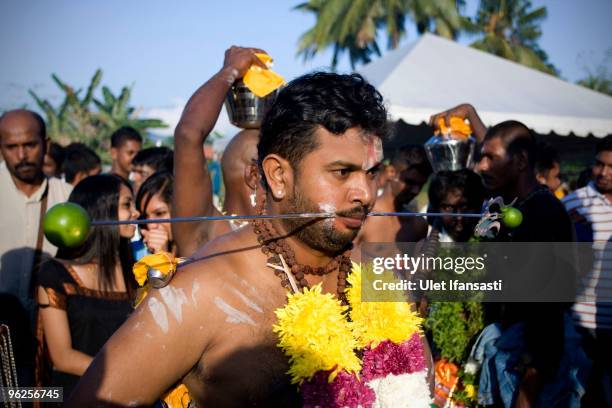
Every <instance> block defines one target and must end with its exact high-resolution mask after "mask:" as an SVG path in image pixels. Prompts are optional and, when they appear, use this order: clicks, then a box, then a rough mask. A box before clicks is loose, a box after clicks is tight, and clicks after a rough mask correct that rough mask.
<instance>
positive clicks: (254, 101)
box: [225, 80, 279, 129]
mask: <svg viewBox="0 0 612 408" xmlns="http://www.w3.org/2000/svg"><path fill="white" fill-rule="evenodd" d="M278 92H279V89H277V90H275V91H273V92H271V93H269V94H268V95H266V96H264V97H263V98H260V97H258V96H256V95H255V94H254V93H253V92H251V90H250V89H249V88H247V87H246V85H245V84H244V82H242V80H238V81H236V82H234V85H232V87H231V88H230V90H229V92H228V93H227V97H226V98H225V108H226V109H227V115H228V116H229V119H230V122H231V123H232V125H234V126H236V127H239V128H242V129H258V128H259V127H260V126H261V122H262V120H263V117H264V115H265V113H266V112H267V111H268V109H269V108H270V106H272V103H274V100H275V99H276V95H277V94H278Z"/></svg>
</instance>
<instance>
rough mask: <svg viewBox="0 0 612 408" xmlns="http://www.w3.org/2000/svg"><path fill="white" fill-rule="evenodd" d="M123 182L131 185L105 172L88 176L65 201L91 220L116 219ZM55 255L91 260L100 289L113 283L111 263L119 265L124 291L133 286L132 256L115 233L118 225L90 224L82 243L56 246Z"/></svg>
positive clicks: (129, 247) (117, 231) (77, 260)
mask: <svg viewBox="0 0 612 408" xmlns="http://www.w3.org/2000/svg"><path fill="white" fill-rule="evenodd" d="M122 185H124V186H126V187H128V188H129V189H130V191H131V190H132V187H131V186H130V185H129V183H127V182H126V181H125V180H123V179H122V178H121V177H118V176H113V175H109V174H103V175H98V176H91V177H87V178H85V179H83V180H82V181H81V182H80V183H79V184H77V185H76V186H75V187H74V189H73V190H72V193H71V194H70V197H69V198H68V201H69V202H71V203H76V204H78V205H80V206H81V207H83V208H84V209H85V211H87V214H89V217H90V218H91V219H92V220H117V219H118V211H119V190H120V189H121V186H122ZM57 258H60V259H70V260H75V261H76V262H78V263H89V262H95V263H97V264H98V265H99V267H100V273H99V274H98V283H99V286H100V288H101V289H102V290H109V289H110V288H112V287H113V286H114V284H115V273H114V272H115V266H116V265H117V260H119V262H120V264H121V269H122V271H123V279H124V280H125V286H126V289H127V291H128V293H129V294H130V295H131V294H132V291H133V290H134V289H135V288H136V283H135V280H134V277H133V274H132V265H133V263H134V257H133V255H132V249H131V246H130V241H129V239H128V238H122V237H121V236H120V235H119V226H117V225H113V226H101V227H91V231H90V232H89V235H88V236H87V239H86V240H85V242H84V243H83V245H81V246H79V247H77V248H60V249H59V250H58V252H57Z"/></svg>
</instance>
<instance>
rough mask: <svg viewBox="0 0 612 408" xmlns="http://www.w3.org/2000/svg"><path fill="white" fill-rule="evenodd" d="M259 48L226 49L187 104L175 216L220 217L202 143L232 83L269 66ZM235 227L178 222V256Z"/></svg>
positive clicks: (177, 137) (180, 128)
mask: <svg viewBox="0 0 612 408" xmlns="http://www.w3.org/2000/svg"><path fill="white" fill-rule="evenodd" d="M256 52H264V51H262V50H259V49H256V48H240V47H231V48H230V49H228V50H227V51H226V52H225V60H224V62H223V68H221V70H220V71H219V72H217V73H216V74H215V75H214V76H213V77H212V78H211V79H209V80H208V81H207V82H206V83H205V84H204V85H202V86H201V87H200V88H198V90H197V91H196V92H195V93H194V94H193V96H192V97H191V98H190V99H189V102H187V105H186V106H185V110H184V111H183V114H182V116H181V120H180V121H179V123H178V125H177V127H176V130H175V132H174V154H175V160H174V176H175V181H174V194H173V197H172V212H173V215H174V216H176V217H193V216H210V215H218V211H217V210H216V209H215V206H214V205H213V197H212V183H211V180H210V175H209V174H208V170H207V166H206V158H205V157H204V154H203V152H202V146H203V144H204V141H205V140H206V137H207V136H208V135H209V134H210V132H211V131H212V129H213V127H214V126H215V123H216V122H217V118H218V117H219V113H220V112H221V108H222V106H223V101H224V100H225V96H226V94H227V92H228V91H229V89H230V87H231V86H232V84H233V83H234V81H236V80H237V79H239V78H242V76H243V75H244V74H245V73H246V71H247V70H248V69H249V67H250V66H251V65H253V64H258V65H260V66H262V67H263V68H265V65H264V64H263V63H262V62H261V61H260V60H259V59H258V58H257V57H256V56H255V53H256ZM229 230H230V227H229V224H228V223H223V224H222V225H220V223H218V222H199V223H196V222H183V223H173V224H172V233H173V236H174V240H175V242H176V244H177V247H178V255H180V256H188V255H191V254H192V253H193V252H195V250H196V249H197V248H199V247H200V246H201V245H203V244H204V243H206V242H207V241H209V240H210V239H211V238H214V237H215V236H217V235H220V234H222V233H225V232H228V231H229Z"/></svg>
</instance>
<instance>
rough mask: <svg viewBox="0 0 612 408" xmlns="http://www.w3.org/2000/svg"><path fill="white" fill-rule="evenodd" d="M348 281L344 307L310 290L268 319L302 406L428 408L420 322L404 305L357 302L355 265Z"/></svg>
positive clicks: (358, 276) (295, 296) (291, 296)
mask: <svg viewBox="0 0 612 408" xmlns="http://www.w3.org/2000/svg"><path fill="white" fill-rule="evenodd" d="M347 282H348V284H349V285H350V287H348V288H347V289H346V295H347V300H348V303H349V306H342V304H341V303H340V301H339V300H338V299H336V298H334V297H333V295H331V294H326V293H322V291H321V285H316V286H314V287H312V288H310V289H308V288H305V289H304V290H303V291H302V292H296V293H293V294H289V295H288V301H287V304H286V305H285V306H284V307H283V308H280V309H277V310H276V312H275V313H276V316H277V318H278V321H277V324H275V325H274V326H273V331H274V332H275V333H276V334H277V335H278V337H279V342H278V346H279V347H280V348H281V349H282V350H283V352H284V353H285V355H286V356H287V357H289V362H290V369H289V372H288V373H289V375H290V377H291V382H292V383H293V384H296V385H298V386H299V388H300V392H301V394H302V398H303V402H304V406H309V407H315V406H318V407H429V406H430V403H431V396H430V393H429V386H428V383H427V379H426V377H427V369H426V363H425V357H424V347H423V340H422V339H421V333H422V331H421V323H422V319H421V318H419V317H418V316H417V315H416V313H415V312H414V311H413V310H412V308H411V305H410V304H409V303H407V302H362V299H361V268H360V266H359V265H357V264H353V269H352V273H351V274H350V275H349V277H348V278H347Z"/></svg>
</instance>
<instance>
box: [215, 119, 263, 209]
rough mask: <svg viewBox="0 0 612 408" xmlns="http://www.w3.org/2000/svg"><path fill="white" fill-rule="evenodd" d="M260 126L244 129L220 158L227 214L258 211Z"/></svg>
mask: <svg viewBox="0 0 612 408" xmlns="http://www.w3.org/2000/svg"><path fill="white" fill-rule="evenodd" d="M258 142H259V130H257V129H244V130H241V131H240V132H238V134H236V136H234V137H233V138H232V140H231V141H230V142H229V144H228V145H227V147H226V148H225V151H224V152H223V157H222V158H221V172H222V174H223V184H224V185H225V201H224V204H223V207H224V210H225V212H227V213H228V214H255V204H256V201H255V199H256V196H257V162H256V161H257V143H258Z"/></svg>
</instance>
